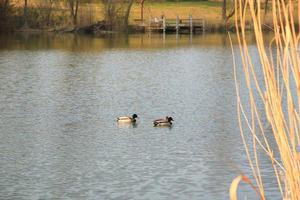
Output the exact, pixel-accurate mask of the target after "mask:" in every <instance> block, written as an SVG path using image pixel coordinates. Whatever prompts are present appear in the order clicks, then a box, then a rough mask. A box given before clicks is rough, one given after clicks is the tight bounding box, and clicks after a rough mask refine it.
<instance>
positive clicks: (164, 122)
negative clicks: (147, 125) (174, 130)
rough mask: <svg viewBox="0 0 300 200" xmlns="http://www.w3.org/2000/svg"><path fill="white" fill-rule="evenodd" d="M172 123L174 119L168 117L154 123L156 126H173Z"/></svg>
mask: <svg viewBox="0 0 300 200" xmlns="http://www.w3.org/2000/svg"><path fill="white" fill-rule="evenodd" d="M172 121H174V119H173V118H172V117H168V116H166V118H165V119H157V120H154V121H153V125H154V126H172Z"/></svg>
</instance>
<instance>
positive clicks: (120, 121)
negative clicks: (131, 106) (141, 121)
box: [117, 114, 138, 123]
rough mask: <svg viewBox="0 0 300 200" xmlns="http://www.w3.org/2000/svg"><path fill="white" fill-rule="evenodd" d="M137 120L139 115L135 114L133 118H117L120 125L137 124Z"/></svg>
mask: <svg viewBox="0 0 300 200" xmlns="http://www.w3.org/2000/svg"><path fill="white" fill-rule="evenodd" d="M136 118H138V116H137V114H133V115H132V116H131V117H129V116H122V117H118V118H117V122H118V123H135V122H136Z"/></svg>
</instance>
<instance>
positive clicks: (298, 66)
mask: <svg viewBox="0 0 300 200" xmlns="http://www.w3.org/2000/svg"><path fill="white" fill-rule="evenodd" d="M254 1H255V0H235V9H236V15H235V26H236V28H237V38H238V43H239V52H240V56H241V59H242V67H243V70H244V76H245V82H246V86H247V91H248V95H249V102H248V103H249V105H250V111H251V112H250V114H248V115H249V116H248V115H247V114H246V112H245V109H244V106H243V105H244V103H245V102H241V98H240V88H239V85H238V81H237V77H236V66H235V63H234V73H235V81H236V91H237V110H238V119H239V120H238V121H239V127H240V130H241V131H240V133H241V136H242V140H243V144H244V146H245V150H246V155H247V158H248V161H249V165H250V167H251V170H252V174H253V177H254V179H255V183H256V186H255V188H257V191H258V192H259V196H260V199H265V198H266V197H265V188H264V183H263V180H262V174H261V173H262V172H261V166H260V163H259V157H258V154H257V151H258V149H262V150H263V151H265V153H266V154H267V156H268V157H269V158H270V160H271V163H272V166H273V169H274V176H275V177H276V179H277V183H278V190H279V191H280V194H281V198H282V199H290V200H299V199H300V152H299V151H300V134H299V131H300V117H299V108H300V58H299V49H298V46H299V39H300V34H299V33H298V32H296V30H295V26H294V24H295V21H294V18H295V15H294V12H293V11H294V4H295V1H292V0H288V1H284V0H272V16H273V27H272V29H273V34H274V38H273V40H272V41H271V42H270V44H269V47H268V48H267V47H266V44H265V41H264V33H263V30H262V25H263V24H262V20H261V19H262V18H261V16H260V9H261V8H260V4H261V2H260V0H258V1H257V3H258V12H256V11H255V6H254ZM298 6H300V4H299V1H298ZM246 13H250V16H251V18H252V21H253V28H254V34H255V41H256V46H257V50H258V56H259V60H260V65H261V66H254V64H253V61H252V58H251V55H250V52H249V49H248V44H247V41H246V39H245V38H246V32H245V24H246ZM297 15H298V18H299V20H300V7H298V13H297ZM298 31H300V27H299V30H298ZM272 50H275V51H276V52H275V57H274V55H273V54H274V53H273V52H272ZM232 53H233V57H234V59H235V55H234V51H233V47H232ZM258 67H260V68H261V71H262V73H263V81H259V80H258V74H257V70H256V69H257V68H258ZM256 93H258V94H259V97H256V96H255V95H254V94H256ZM259 101H262V102H263V104H264V107H265V109H264V113H259V110H258V108H257V103H258V102H259ZM263 114H264V115H265V116H266V118H267V121H268V123H269V125H270V127H271V129H272V133H269V134H272V136H273V137H274V139H275V141H276V146H277V147H276V150H277V151H278V154H279V158H278V160H277V159H276V158H275V157H274V153H273V152H274V151H275V150H274V149H272V148H271V145H270V144H269V140H268V139H267V136H266V134H267V133H266V131H265V130H264V127H263V123H262V120H261V118H262V117H261V115H263ZM242 118H243V119H244V120H245V122H246V124H247V126H248V129H249V130H250V133H251V134H252V148H253V152H254V153H253V155H251V154H250V148H251V147H250V145H249V142H250V141H247V140H246V137H245V133H244V128H243V126H242ZM257 127H258V128H257ZM240 180H241V178H239V177H237V179H235V180H234V181H233V183H232V186H231V189H230V197H231V199H236V190H237V187H238V184H239V181H240Z"/></svg>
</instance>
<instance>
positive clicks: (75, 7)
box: [68, 0, 79, 26]
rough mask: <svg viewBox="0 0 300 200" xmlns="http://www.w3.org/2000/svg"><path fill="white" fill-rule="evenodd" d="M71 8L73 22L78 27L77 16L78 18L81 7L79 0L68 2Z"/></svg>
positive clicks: (69, 0)
mask: <svg viewBox="0 0 300 200" xmlns="http://www.w3.org/2000/svg"><path fill="white" fill-rule="evenodd" d="M68 4H69V8H70V13H71V17H72V20H73V24H74V25H75V26H76V25H77V18H78V17H77V16H78V7H79V0H68Z"/></svg>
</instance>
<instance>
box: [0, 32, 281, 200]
mask: <svg viewBox="0 0 300 200" xmlns="http://www.w3.org/2000/svg"><path fill="white" fill-rule="evenodd" d="M249 41H250V43H251V42H252V41H254V38H253V37H252V36H251V35H250V36H249ZM250 49H253V51H255V49H256V48H255V46H254V45H251V46H250ZM254 59H256V58H255V57H254ZM257 60H258V59H257ZM232 63H233V61H232V55H231V48H230V45H229V40H228V36H227V35H222V34H206V35H200V36H193V37H190V36H189V35H182V36H180V37H178V38H176V36H175V35H166V36H165V38H164V37H163V36H162V35H147V34H145V35H130V36H107V37H101V38H94V37H88V36H74V35H67V34H66V35H11V36H1V37H0V199H155V200H160V199H213V200H215V199H228V197H229V192H228V190H229V186H230V183H231V181H232V180H233V179H234V178H235V177H236V176H238V175H240V172H241V171H242V172H244V173H245V174H247V175H249V176H250V177H252V176H251V173H250V169H249V167H248V164H247V159H246V156H245V151H244V147H243V144H242V141H241V137H240V133H239V128H238V123H237V114H236V93H235V84H234V78H233V64H232ZM242 73H243V72H242V69H240V67H239V68H238V74H242ZM242 95H245V94H243V93H242ZM242 98H243V96H242ZM133 113H137V114H138V115H139V117H140V118H139V119H138V123H137V125H136V126H134V127H133V126H128V127H126V126H118V125H117V124H116V122H115V119H116V118H117V117H118V116H120V115H132V114H133ZM166 115H169V116H172V117H173V118H174V120H175V121H174V126H173V127H172V128H155V127H153V125H152V120H154V119H156V118H161V117H164V116H166ZM260 157H261V163H262V168H263V172H264V174H265V180H266V181H265V186H266V187H267V196H268V197H269V199H279V198H278V196H277V195H278V193H277V192H275V188H276V184H275V182H274V179H273V177H272V174H273V172H272V168H271V166H270V162H269V160H268V159H266V158H265V157H264V155H263V154H262V155H260ZM239 196H240V197H241V199H258V197H257V196H256V194H255V192H254V191H252V190H251V188H250V187H249V186H247V185H245V184H241V187H240V190H239Z"/></svg>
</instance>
